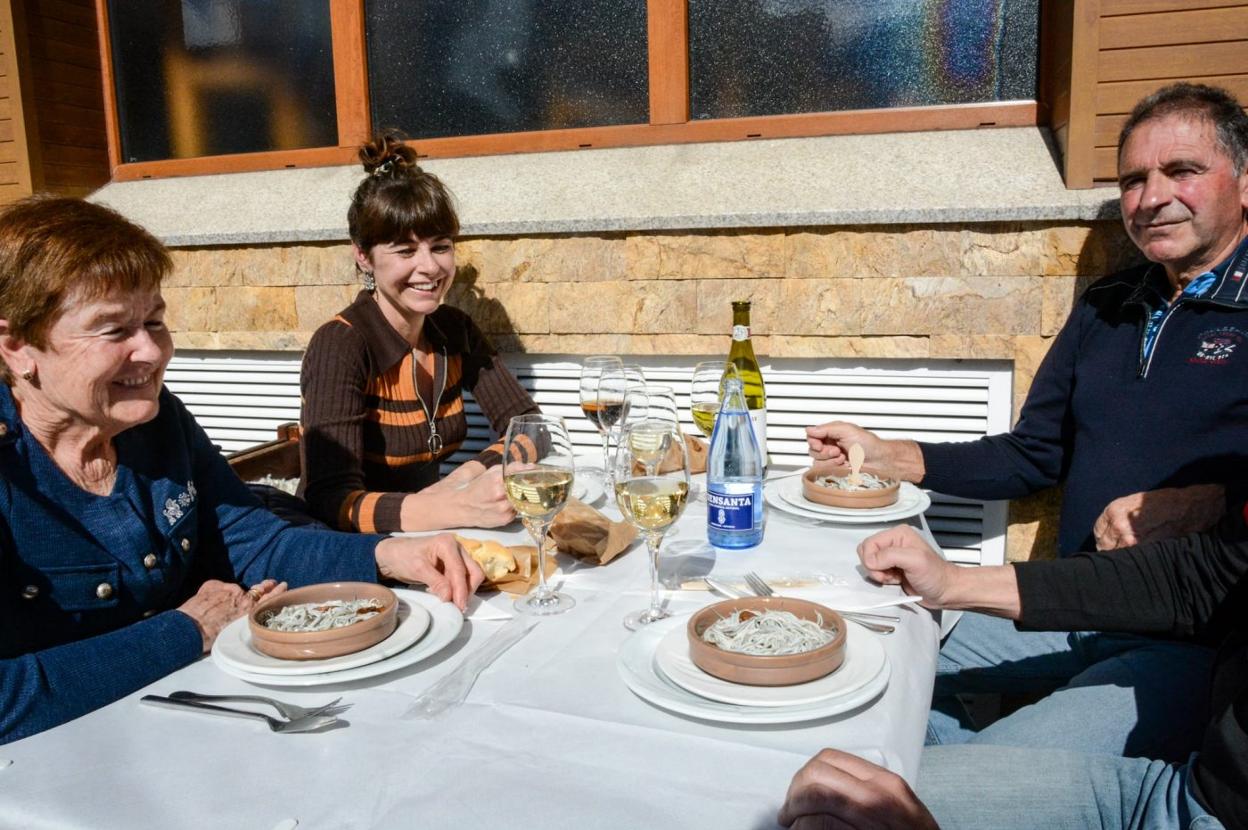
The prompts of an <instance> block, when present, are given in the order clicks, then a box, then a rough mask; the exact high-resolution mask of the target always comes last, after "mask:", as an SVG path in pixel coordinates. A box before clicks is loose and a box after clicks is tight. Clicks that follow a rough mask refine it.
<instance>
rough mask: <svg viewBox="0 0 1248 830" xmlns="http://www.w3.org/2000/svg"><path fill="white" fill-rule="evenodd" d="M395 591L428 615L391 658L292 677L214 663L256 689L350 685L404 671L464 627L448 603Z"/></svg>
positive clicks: (426, 656) (435, 650)
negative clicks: (411, 641)
mask: <svg viewBox="0 0 1248 830" xmlns="http://www.w3.org/2000/svg"><path fill="white" fill-rule="evenodd" d="M394 592H395V593H396V594H398V595H399V597H400V599H402V600H404V601H405V602H407V603H408V604H409V605H411V606H412V607H415V606H418V605H419V606H420V607H422V608H424V610H426V611H428V612H429V630H428V632H427V633H426V634H425V636H424V637H422V638H421V639H420V640H419V641H418V642H417V643H416V644H415V645H412V646H410V647H409V648H407V649H404V650H403V651H400V652H399V653H398V654H396V655H394V656H393V657H388V658H386V659H384V660H378V661H377V662H376V663H369V664H367V665H364V666H358V667H356V668H354V669H345V670H343V671H335V672H326V673H321V674H293V675H270V674H255V673H253V672H248V671H240V670H239V669H236V668H233V667H231V666H227V665H225V664H224V663H221V662H220V661H218V660H216V659H215V657H216V654H215V653H214V654H213V657H214V660H213V662H215V663H216V664H217V667H218V668H220V669H221V670H222V671H223V672H225V673H226V674H228V675H231V676H233V677H237V678H238V679H239V680H245V681H246V682H248V683H253V684H256V685H258V686H325V685H329V684H331V683H350V682H353V681H356V680H365V679H367V678H370V677H376V676H377V675H381V674H386V673H387V672H392V671H396V670H398V669H403V668H407V667H408V666H412V665H415V664H416V663H419V662H420V661H421V660H424V659H426V658H428V657H432V656H433V655H435V654H437V653H438V652H439V651H441V650H442V649H444V648H446V646H448V645H450V644H451V643H452V642H453V641H454V640H455V637H456V636H457V635H458V634H459V630H460V629H461V628H463V625H464V615H463V614H461V613H460V612H459V609H458V608H456V607H455V606H454V605H452V604H451V603H449V602H443V601H442V600H440V599H438V598H437V597H435V596H433V595H432V594H426V593H425V592H423V591H413V590H410V589H403V588H396V589H395V591H394ZM231 625H233V623H231ZM222 633H224V632H222Z"/></svg>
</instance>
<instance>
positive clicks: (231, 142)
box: [109, 0, 338, 162]
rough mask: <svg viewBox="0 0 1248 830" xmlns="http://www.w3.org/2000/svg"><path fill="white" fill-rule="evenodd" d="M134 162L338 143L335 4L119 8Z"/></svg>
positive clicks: (169, 1)
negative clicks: (331, 19) (331, 8)
mask: <svg viewBox="0 0 1248 830" xmlns="http://www.w3.org/2000/svg"><path fill="white" fill-rule="evenodd" d="M109 23H110V38H111V41H112V51H113V70H114V73H115V78H116V88H117V110H118V119H119V126H120V132H121V143H122V156H123V158H124V159H125V160H126V161H131V162H133V161H151V160H156V159H167V158H193V157H197V156H208V155H221V154H228V153H246V152H257V151H264V150H293V149H301V148H305V147H324V146H332V145H335V144H337V143H338V142H337V116H336V108H335V105H334V77H333V60H332V55H333V50H332V46H331V42H330V25H329V2H328V0H110V3H109Z"/></svg>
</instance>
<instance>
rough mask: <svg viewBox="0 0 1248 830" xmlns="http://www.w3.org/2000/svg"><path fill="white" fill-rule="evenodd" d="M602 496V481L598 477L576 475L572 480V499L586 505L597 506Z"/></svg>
mask: <svg viewBox="0 0 1248 830" xmlns="http://www.w3.org/2000/svg"><path fill="white" fill-rule="evenodd" d="M602 496H603V489H602V480H601V479H599V478H598V477H596V476H595V477H590V476H582V475H577V476H574V477H573V478H572V498H574V499H580V500H581V501H583V502H585V503H586V504H597V503H598V501H599V500H600V499H602Z"/></svg>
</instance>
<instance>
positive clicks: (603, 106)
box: [365, 0, 649, 138]
mask: <svg viewBox="0 0 1248 830" xmlns="http://www.w3.org/2000/svg"><path fill="white" fill-rule="evenodd" d="M365 15H366V21H367V22H366V26H367V33H368V75H369V97H370V101H371V103H372V111H373V126H374V127H375V128H386V127H397V128H398V129H400V130H402V131H403V132H405V133H407V134H408V135H409V136H411V137H413V138H431V137H435V136H453V135H479V134H484V133H503V132H518V131H523V130H553V129H560V128H566V127H591V126H600V125H606V124H641V123H645V122H646V121H647V120H648V118H649V92H648V89H647V74H648V73H647V69H646V3H645V0H421V2H411V0H369V2H368V3H367V4H366V8H365Z"/></svg>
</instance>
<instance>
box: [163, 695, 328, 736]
mask: <svg viewBox="0 0 1248 830" xmlns="http://www.w3.org/2000/svg"><path fill="white" fill-rule="evenodd" d="M139 702H141V703H146V704H148V705H150V706H161V707H164V708H166V709H190V710H192V711H196V712H203V713H205V714H209V715H213V714H215V715H223V716H225V717H229V718H249V719H251V720H260V721H264V722H265V723H266V724H268V727H269V729H271V730H273V731H274V732H311V731H313V730H316V729H320V728H321V727H324V726H329V725H330V724H333V723H338V716H337V715H307V716H305V717H301V718H295V719H293V720H278V719H277V718H271V717H269V716H268V715H265V714H261V713H260V712H248V711H246V710H243V709H227V708H226V707H224V706H213V705H212V704H211V703H197V702H196V701H193V700H176V699H174V698H171V697H161V696H160V695H143V697H141V698H139Z"/></svg>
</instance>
